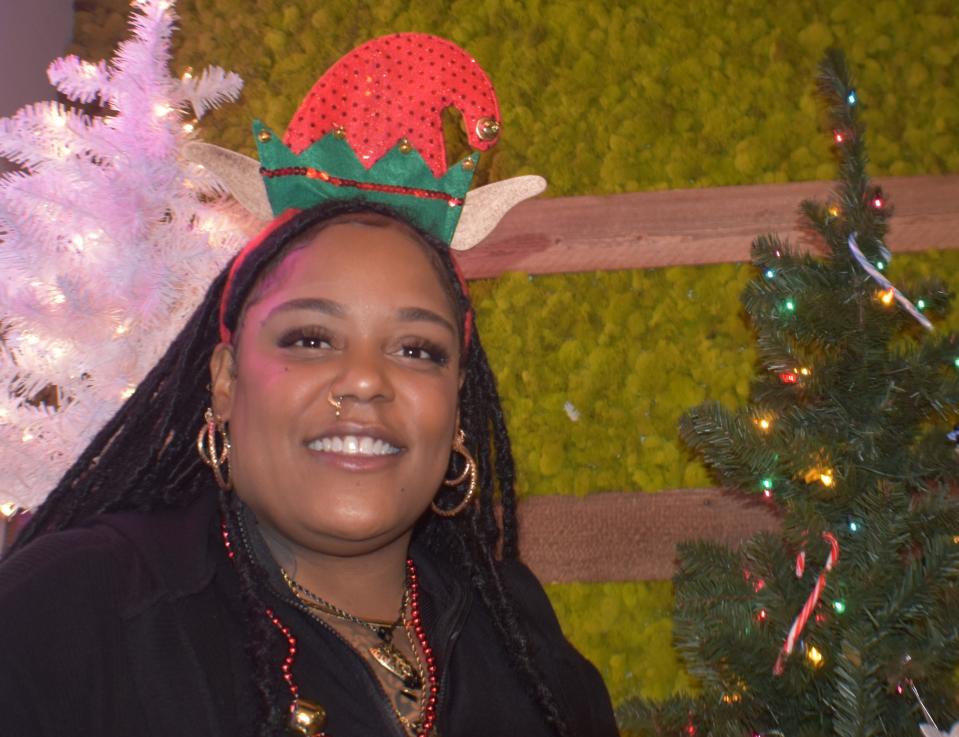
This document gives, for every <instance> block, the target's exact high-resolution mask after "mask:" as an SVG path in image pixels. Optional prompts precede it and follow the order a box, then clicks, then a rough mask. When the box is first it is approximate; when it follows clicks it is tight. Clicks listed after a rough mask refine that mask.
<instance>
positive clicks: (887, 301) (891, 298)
mask: <svg viewBox="0 0 959 737" xmlns="http://www.w3.org/2000/svg"><path fill="white" fill-rule="evenodd" d="M878 296H879V301H880V302H882V303H883V305H885V306H886V307H889V306H890V305H892V303H893V302H895V301H896V290H895V289H883V290H882V291H880V292H879V293H878Z"/></svg>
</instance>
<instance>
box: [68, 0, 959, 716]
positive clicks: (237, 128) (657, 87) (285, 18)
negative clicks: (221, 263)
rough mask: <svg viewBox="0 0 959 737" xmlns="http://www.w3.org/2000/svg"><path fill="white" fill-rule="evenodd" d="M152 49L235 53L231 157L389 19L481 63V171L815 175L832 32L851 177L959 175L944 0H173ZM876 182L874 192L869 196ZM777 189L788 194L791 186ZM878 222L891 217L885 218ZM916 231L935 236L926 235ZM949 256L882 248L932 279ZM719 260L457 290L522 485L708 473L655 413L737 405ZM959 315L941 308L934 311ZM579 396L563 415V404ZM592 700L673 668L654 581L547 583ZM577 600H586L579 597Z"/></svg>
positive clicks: (216, 132)
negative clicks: (595, 674)
mask: <svg viewBox="0 0 959 737" xmlns="http://www.w3.org/2000/svg"><path fill="white" fill-rule="evenodd" d="M82 7H83V8H85V10H81V11H80V12H78V13H77V33H76V48H77V50H78V51H79V52H80V53H83V54H84V55H87V54H88V53H89V55H90V56H93V57H100V56H103V55H105V54H108V53H109V50H110V49H111V48H112V45H113V43H114V42H115V40H116V35H117V33H118V31H119V29H120V28H121V27H122V22H121V19H122V17H123V14H125V13H126V11H127V9H128V4H127V3H126V2H118V1H117V0H98V1H97V2H95V3H85V4H84V5H83V6H82ZM177 7H178V10H179V13H180V15H181V17H182V22H181V26H182V30H181V33H180V34H179V36H178V37H177V45H178V48H177V53H176V59H175V62H174V68H175V69H177V70H178V71H179V70H180V69H182V68H184V67H186V66H187V65H193V66H195V67H198V68H199V67H202V66H204V65H206V64H218V65H220V66H223V67H225V68H227V69H231V70H233V71H236V72H239V73H240V74H241V75H242V76H243V78H244V79H245V80H246V89H245V92H244V96H243V99H242V101H241V103H240V104H239V105H232V106H228V107H225V108H223V109H221V110H220V111H217V112H216V113H214V114H213V115H211V116H209V117H208V118H206V119H205V120H204V121H203V123H202V125H201V127H200V131H201V135H202V136H203V137H204V138H206V139H207V140H211V141H215V142H218V143H221V144H223V145H227V146H231V147H233V148H237V149H242V150H245V151H247V152H252V148H253V147H252V145H251V143H250V136H249V122H250V120H251V119H252V118H253V117H260V118H262V119H263V120H264V121H265V122H267V123H268V124H270V125H271V126H273V127H275V128H277V129H282V128H284V127H285V125H286V123H287V122H288V120H289V118H290V117H291V115H292V113H293V111H294V109H295V108H296V106H297V104H298V102H299V100H300V99H301V97H302V96H303V95H304V94H305V93H306V92H307V90H308V89H309V88H310V86H311V85H312V84H313V82H314V81H315V79H316V78H317V77H318V76H319V74H320V73H321V72H322V71H323V70H324V69H325V68H326V67H327V66H328V65H329V64H330V63H331V62H333V61H334V60H335V59H336V58H338V57H339V56H340V55H341V54H342V53H344V52H345V51H347V50H349V49H350V48H352V47H353V46H355V45H357V44H358V43H360V42H362V41H364V40H367V39H368V38H371V37H374V36H377V35H380V34H383V33H387V32H392V31H424V32H431V33H436V34H439V35H443V36H447V37H449V38H451V39H453V40H454V41H456V42H458V43H460V44H462V45H463V46H465V47H466V48H468V49H469V50H470V51H471V52H472V53H473V54H475V56H476V57H477V59H478V60H479V61H480V63H481V64H482V65H483V66H484V68H485V69H486V70H487V71H488V72H489V73H490V75H491V77H492V78H493V80H494V82H495V84H496V86H497V89H498V92H499V95H500V98H501V102H502V108H503V118H504V122H505V130H504V136H503V140H502V142H501V143H500V144H499V145H498V146H497V148H496V149H495V151H494V152H493V154H492V155H491V156H487V157H485V159H484V162H483V165H482V168H481V172H480V178H481V179H482V178H485V177H488V176H490V175H492V176H493V177H494V178H502V177H506V176H511V175H515V174H521V173H529V172H535V173H540V174H543V175H545V176H546V177H547V178H548V179H549V180H550V190H549V195H552V196H557V195H573V194H603V193H611V192H624V191H636V190H648V189H661V188H680V187H698V186H715V185H727V184H753V183H761V182H777V181H796V180H803V179H829V178H832V177H833V174H834V170H833V164H832V159H831V156H830V150H829V148H830V143H829V139H828V136H827V135H824V133H823V131H822V130H821V129H820V123H821V115H820V110H819V108H818V106H817V103H816V99H815V96H814V90H813V83H812V80H813V77H814V70H815V66H816V63H817V62H818V60H819V58H820V55H821V53H822V51H823V50H824V49H825V48H826V47H827V46H829V45H831V44H836V45H840V46H842V47H843V48H844V49H845V50H846V51H847V53H848V55H849V58H850V62H851V64H852V65H853V67H854V68H855V69H857V70H858V76H859V79H860V85H859V93H860V98H861V100H862V101H863V103H864V106H865V110H866V112H865V119H866V122H867V125H868V126H869V128H870V133H869V134H870V141H869V144H870V150H871V154H872V160H873V162H874V163H873V173H874V174H875V175H884V174H935V173H943V172H957V171H959V138H957V137H959V75H956V74H955V71H954V68H955V66H956V63H957V61H959V60H957V56H959V12H957V10H956V6H955V3H954V2H953V0H877V1H870V2H866V1H865V0H828V1H827V0H808V1H807V2H778V3H771V2H768V1H767V0H698V1H697V2H691V3H681V2H675V0H620V1H619V2H611V1H609V0H602V1H601V2H583V0H549V1H548V2H547V1H546V0H526V1H525V2H517V1H516V0H469V1H468V2H467V1H465V0H458V1H457V2H453V3H449V2H427V1H424V0H417V2H410V1H409V0H402V1H399V0H375V1H374V2H360V1H358V0H181V1H180V2H179V3H178V6H177ZM888 194H889V195H890V196H891V198H892V200H893V201H895V196H896V192H889V193H888ZM797 205H798V203H797ZM893 228H895V220H893ZM928 246H929V247H930V248H934V247H935V246H936V244H935V243H930V244H928ZM957 266H959V254H954V253H949V254H943V255H940V254H935V253H930V254H926V255H921V256H909V257H899V258H897V259H896V261H895V262H894V263H893V272H892V277H893V279H896V278H897V277H896V274H897V273H899V274H902V273H903V271H904V270H913V271H920V272H930V271H933V270H937V271H939V272H940V273H941V275H942V276H944V277H945V278H947V279H948V280H949V281H950V282H951V283H953V285H954V287H955V286H959V283H957V282H959V279H957V278H956V274H957V268H956V267H957ZM748 277H749V269H748V267H744V266H734V265H724V266H710V267H698V268H693V267H690V268H672V269H664V270H657V271H636V272H619V273H594V274H574V275H562V276H550V277H536V278H532V279H530V278H527V277H526V276H525V275H517V274H508V275H505V276H503V277H502V278H500V279H497V280H494V281H485V282H479V283H476V284H475V285H474V287H473V289H474V295H475V299H476V303H477V308H478V315H479V319H478V323H479V328H480V330H481V332H482V334H483V338H484V343H485V344H486V346H487V348H488V349H489V352H490V355H491V359H492V361H493V363H494V368H495V369H496V371H497V374H498V376H499V379H500V383H501V389H502V393H503V396H504V401H505V404H506V407H507V410H508V413H509V422H510V427H511V431H512V433H513V438H514V443H515V450H516V455H517V460H518V463H519V468H520V473H521V490H522V493H523V494H550V493H564V494H587V493H590V492H596V491H605V490H624V489H633V490H637V491H641V492H648V491H655V490H659V489H664V488H671V487H678V486H694V485H703V484H706V483H707V478H706V476H705V473H704V471H703V469H702V467H701V466H700V465H699V464H698V463H697V462H695V461H694V460H692V459H690V458H689V457H688V456H687V454H686V453H685V452H684V450H683V449H682V448H681V447H680V445H679V443H678V438H677V434H676V422H677V419H678V417H679V415H680V413H681V412H682V411H683V410H684V409H685V408H686V407H688V406H690V405H692V404H695V403H696V402H698V401H700V400H702V399H704V398H706V397H709V398H715V399H720V400H722V401H724V402H728V403H730V404H734V403H737V402H741V401H742V400H743V399H744V398H745V396H746V392H747V389H748V382H749V379H750V376H751V371H752V368H751V367H752V361H753V355H754V354H753V346H752V342H751V334H750V332H749V329H748V327H747V326H746V325H745V324H744V323H743V321H742V319H741V316H740V310H739V306H738V301H737V296H738V293H739V291H740V289H741V288H742V285H743V283H744V281H745V280H746V279H747V278H748ZM950 324H951V326H952V327H953V328H956V327H959V320H957V317H956V315H953V317H952V318H951V319H950ZM567 401H570V402H572V403H573V405H574V406H575V407H576V409H577V410H578V411H579V413H580V420H579V421H578V422H572V421H571V420H570V419H569V418H568V417H567V415H566V413H565V411H564V409H563V405H564V403H565V402H567ZM549 592H550V596H551V597H552V598H553V601H554V602H555V604H556V606H557V611H558V613H559V616H560V618H561V620H562V621H563V623H564V626H565V627H566V630H567V632H568V634H569V637H570V639H572V640H573V642H575V643H576V644H577V645H578V646H579V647H580V648H581V649H582V650H583V651H584V652H585V653H586V654H587V655H588V656H589V657H591V658H592V659H593V660H594V661H595V662H596V663H597V665H598V666H599V667H600V669H601V671H602V672H603V674H604V676H606V678H607V681H608V683H609V686H610V690H611V692H612V694H613V697H614V700H616V701H619V700H621V699H622V698H624V697H625V696H627V695H629V694H634V693H637V692H641V693H643V694H645V695H648V696H665V695H667V694H668V693H670V692H671V691H672V690H674V689H676V688H681V687H683V686H684V685H685V684H686V678H685V676H684V675H683V673H682V671H681V669H680V668H679V666H678V663H677V661H676V658H675V655H674V654H673V652H672V650H671V648H670V647H669V644H668V640H669V637H668V633H669V627H670V619H669V616H670V597H671V589H670V586H669V584H668V583H665V582H659V583H656V582H653V583H631V584H595V585H585V584H572V585H565V586H551V587H550V588H549ZM586 612H588V613H589V614H588V615H587V614H586Z"/></svg>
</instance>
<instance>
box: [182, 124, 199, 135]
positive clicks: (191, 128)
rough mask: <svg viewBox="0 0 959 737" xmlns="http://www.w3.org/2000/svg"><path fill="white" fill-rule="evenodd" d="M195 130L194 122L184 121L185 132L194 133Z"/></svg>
mask: <svg viewBox="0 0 959 737" xmlns="http://www.w3.org/2000/svg"><path fill="white" fill-rule="evenodd" d="M195 130H196V126H195V125H193V123H184V124H183V132H184V133H193V131H195Z"/></svg>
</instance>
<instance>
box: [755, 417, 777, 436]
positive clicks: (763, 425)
mask: <svg viewBox="0 0 959 737" xmlns="http://www.w3.org/2000/svg"><path fill="white" fill-rule="evenodd" d="M753 423H754V424H755V425H756V427H758V428H759V429H760V430H761V431H763V432H769V430H770V428H771V427H772V426H773V423H772V420H770V419H769V418H768V417H757V418H755V419H754V420H753Z"/></svg>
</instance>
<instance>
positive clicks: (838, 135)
mask: <svg viewBox="0 0 959 737" xmlns="http://www.w3.org/2000/svg"><path fill="white" fill-rule="evenodd" d="M832 137H833V140H834V141H835V142H836V143H842V142H843V141H845V140H846V137H845V136H844V135H843V134H842V131H840V130H835V131H833V132H832Z"/></svg>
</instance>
